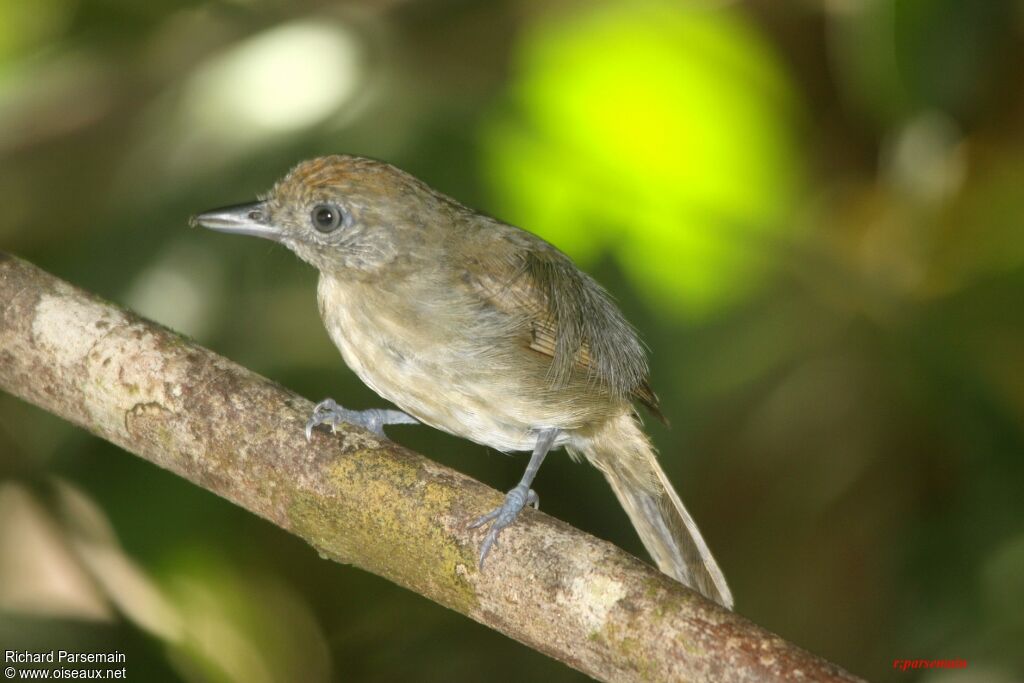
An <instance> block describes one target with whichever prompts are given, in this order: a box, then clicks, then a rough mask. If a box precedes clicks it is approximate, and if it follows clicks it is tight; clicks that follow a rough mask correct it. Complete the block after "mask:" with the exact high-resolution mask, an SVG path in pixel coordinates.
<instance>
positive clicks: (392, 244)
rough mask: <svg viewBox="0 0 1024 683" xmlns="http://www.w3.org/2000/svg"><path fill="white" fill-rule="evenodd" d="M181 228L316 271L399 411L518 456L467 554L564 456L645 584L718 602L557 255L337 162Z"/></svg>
mask: <svg viewBox="0 0 1024 683" xmlns="http://www.w3.org/2000/svg"><path fill="white" fill-rule="evenodd" d="M197 221H198V222H199V223H200V224H203V225H206V226H207V227H211V228H213V229H218V230H223V231H227V232H240V233H245V234H255V235H258V236H263V237H270V238H272V239H275V240H277V241H280V242H282V243H283V244H285V245H286V246H287V247H289V248H290V249H292V250H293V251H294V252H295V253H296V254H297V255H298V256H299V257H300V258H302V259H303V260H305V261H307V262H309V263H310V264H312V265H313V266H315V267H316V268H317V269H318V270H319V271H320V281H319V286H318V301H319V307H320V314H321V316H322V318H323V321H324V324H325V326H326V328H327V331H328V333H329V335H330V337H331V339H332V340H333V341H334V343H335V344H336V345H337V347H338V349H339V350H340V351H341V354H342V356H343V357H344V359H345V362H346V363H347V364H348V365H349V367H351V368H352V370H353V371H355V373H356V374H357V375H358V376H359V377H360V378H361V379H362V380H363V381H364V382H365V383H366V384H367V385H368V386H370V387H371V388H372V389H374V390H375V391H376V392H377V393H378V394H380V395H381V396H383V397H384V398H386V399H388V400H390V401H392V402H393V403H395V405H397V406H398V407H399V408H401V409H402V410H403V411H405V413H408V414H409V415H411V416H413V417H415V418H416V419H417V420H419V421H421V422H423V423H426V424H429V425H431V426H433V427H436V428H438V429H442V430H445V431H447V432H450V433H452V434H455V435H457V436H461V437H464V438H468V439H471V440H473V441H475V442H477V443H481V444H485V445H487V446H491V447H493V448H496V449H499V450H502V451H518V450H527V451H530V450H532V451H533V452H534V455H533V457H532V458H531V461H530V466H529V467H528V469H527V474H526V475H524V479H523V482H521V483H520V485H519V486H518V487H516V489H513V491H511V492H510V493H509V496H508V498H507V500H506V504H505V506H503V508H501V509H499V510H497V511H495V512H492V513H490V514H489V515H487V516H485V517H484V518H481V520H479V523H481V524H482V523H486V522H493V524H494V526H493V527H492V530H491V532H490V534H489V535H488V537H487V540H486V541H485V544H484V550H483V553H482V555H486V553H487V551H488V549H489V548H490V546H491V543H493V540H494V539H495V538H496V537H497V534H498V533H499V532H500V530H501V528H503V527H504V526H507V525H508V524H510V523H511V521H512V520H513V519H514V518H515V514H516V513H517V512H518V510H519V509H520V508H521V507H522V506H523V505H525V504H526V503H528V502H535V501H536V494H534V493H533V492H532V491H529V490H528V489H529V485H530V482H531V481H532V479H533V475H534V474H535V473H536V470H537V468H539V466H540V462H541V461H542V460H543V457H544V454H545V453H546V452H547V450H548V449H549V448H557V447H560V446H563V447H565V448H566V450H568V451H569V453H570V454H571V455H573V456H574V457H580V456H582V457H584V458H586V459H587V460H588V461H590V462H591V463H592V464H594V465H595V466H596V467H598V469H600V470H601V471H602V472H603V473H604V474H605V476H606V478H607V479H608V481H609V483H610V484H611V485H612V489H613V490H614V491H615V493H616V495H617V496H618V498H619V500H620V502H621V503H622V504H623V506H624V507H625V509H626V511H627V513H628V514H629V516H630V519H631V520H632V521H633V523H634V526H636V528H637V530H638V532H639V533H640V536H641V539H642V540H643V542H644V545H645V546H646V547H647V549H648V551H649V552H651V554H652V556H653V557H654V559H655V561H656V562H657V563H658V566H659V567H660V568H661V569H662V571H665V572H666V573H668V574H671V575H673V576H675V577H676V578H677V579H679V580H680V581H682V582H684V583H687V584H689V585H690V586H692V587H694V588H696V589H698V590H700V591H701V592H703V593H704V594H705V595H707V596H708V597H710V598H712V599H714V600H717V601H718V602H720V603H722V604H724V605H726V606H729V607H731V606H732V596H731V594H730V593H729V589H728V587H727V586H726V583H725V580H724V578H723V576H722V573H721V571H720V570H719V568H718V566H717V564H716V563H715V561H714V559H713V558H712V556H711V553H710V552H709V551H708V549H707V546H706V545H705V544H704V541H703V539H702V538H701V536H700V533H699V532H698V531H697V527H696V525H695V524H694V523H693V520H692V519H691V518H690V516H689V514H688V513H687V512H686V510H685V508H684V507H683V505H682V503H681V502H680V501H679V498H678V496H677V495H676V493H675V491H674V490H673V489H672V487H671V484H670V483H669V482H668V480H667V478H666V477H665V474H664V472H663V471H662V470H661V468H660V466H659V465H658V462H657V459H656V457H655V454H654V451H653V449H652V448H651V446H650V444H649V442H648V440H647V438H646V437H645V436H644V434H643V432H642V430H641V429H640V427H639V424H638V422H637V420H636V417H635V414H634V409H633V403H632V402H633V401H638V402H640V403H641V404H643V405H645V406H647V407H648V408H649V409H650V410H652V411H653V412H654V413H655V414H656V415H658V416H659V417H660V412H659V410H658V402H657V398H656V396H655V394H654V393H653V392H652V391H651V388H650V386H649V384H648V377H647V361H646V357H645V352H644V348H643V346H642V345H641V343H640V341H639V340H638V338H637V335H636V333H635V331H634V330H633V328H632V327H631V326H630V325H629V323H628V322H627V321H626V320H625V318H624V317H623V315H622V313H621V312H620V311H619V310H618V308H617V307H616V306H615V304H614V303H613V302H612V301H611V299H610V298H609V296H608V294H607V293H606V292H605V291H604V289H602V288H601V287H600V285H598V284H597V283H596V282H595V281H594V280H593V279H592V278H590V276H588V275H587V274H585V273H584V272H582V271H581V270H579V269H578V268H577V267H576V266H575V265H574V264H573V263H572V261H571V260H570V259H569V258H568V257H567V256H565V255H564V254H563V253H562V252H560V251H558V250H557V249H556V248H555V247H553V246H552V245H550V244H549V243H547V242H545V241H544V240H542V239H540V238H539V237H537V236H535V235H533V234H531V233H529V232H526V231H524V230H520V229H519V228H516V227H513V226H511V225H507V224H505V223H502V222H500V221H497V220H494V219H492V218H489V217H487V216H483V215H481V214H479V213H477V212H475V211H473V210H471V209H468V208H466V207H464V206H463V205H461V204H459V203H458V202H457V201H455V200H453V199H451V198H450V197H447V196H445V195H443V194H440V193H438V192H436V191H434V190H432V189H431V188H430V187H428V186H427V185H426V184H424V183H422V182H421V181H419V180H417V179H416V178H414V177H412V176H410V175H409V174H407V173H405V172H403V171H401V170H399V169H397V168H395V167H393V166H391V165H389V164H385V163H382V162H378V161H374V160H370V159H365V158H361V157H354V156H330V157H323V158H319V159H313V160H310V161H306V162H303V163H301V164H299V165H298V166H296V167H295V168H294V169H293V170H292V171H291V172H290V173H288V174H287V175H286V176H285V177H284V178H283V179H282V180H281V181H280V182H278V183H277V184H276V185H275V186H274V188H273V189H272V190H271V192H270V193H269V194H268V195H266V196H265V197H263V198H262V201H260V202H258V203H256V204H252V205H248V206H246V207H242V208H238V207H235V208H232V209H228V210H223V211H219V212H210V213H208V214H203V215H201V216H199V217H198V218H197ZM332 405H333V404H332ZM333 415H337V413H334V414H333ZM341 419H346V418H344V417H343V418H341ZM321 421H326V420H325V419H317V420H316V422H321ZM384 423H386V420H385V421H384ZM376 424H377V426H378V427H379V424H380V422H378V423H376Z"/></svg>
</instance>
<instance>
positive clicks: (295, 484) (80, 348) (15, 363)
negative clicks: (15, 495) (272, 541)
mask: <svg viewBox="0 0 1024 683" xmlns="http://www.w3.org/2000/svg"><path fill="white" fill-rule="evenodd" d="M0 386H2V387H3V388H4V389H5V390H6V391H9V392H10V393H12V394H14V395H16V396H19V397H21V398H23V399H24V400H26V401H29V402H31V403H34V404H36V405H38V406H39V407H41V408H43V409H44V410H47V411H50V412H51V413H54V414H56V415H59V416H61V417H63V418H64V419H66V420H70V421H71V422H73V423H75V424H77V425H79V426H81V427H82V428H84V429H87V430H88V431H90V432H92V433H94V434H96V435H97V436H100V437H101V438H104V439H107V440H108V441H111V442H113V443H115V444H117V445H119V446H121V447H122V448H124V449H125V450H127V451H129V452H131V453H134V454H136V455H138V456H140V457H142V458H145V459H146V460H149V461H151V462H153V463H155V464H157V465H159V466H160V467H163V468H165V469H168V470H170V471H172V472H174V473H176V474H178V475H180V476H182V477H185V478H186V479H188V480H189V481H192V482H193V483H195V484H196V485H198V486H201V487H203V488H205V489H207V490H209V491H212V492H214V493H216V494H218V495H220V496H223V497H224V498H227V499H228V500H230V501H232V502H234V503H236V504H238V505H240V506H242V507H243V508H245V509H247V510H249V511H251V512H253V513H255V514H257V515H260V516H261V517H264V518H266V519H268V520H269V521H271V522H273V523H274V524H277V525H278V526H280V527H282V528H283V529H286V530H288V531H289V532H291V533H294V534H296V535H297V536H300V537H301V538H303V539H305V540H306V541H308V542H309V543H310V544H311V545H312V546H314V547H315V548H316V549H317V550H319V551H320V553H321V554H322V555H324V556H326V557H330V558H332V559H334V560H336V561H338V562H341V563H344V564H353V565H356V566H358V567H361V568H362V569H365V570H367V571H370V572H373V573H375V574H378V575H380V576H382V577H384V578H386V579H388V580H390V581H393V582H394V583H397V584H399V585H401V586H404V587H406V588H408V589H410V590H413V591H415V592H417V593H419V594H420V595H423V596H425V597H427V598H429V599H431V600H433V601H435V602H437V603H439V604H441V605H444V606H446V607H449V608H451V609H454V610H456V611H458V612H460V613H462V614H464V615H466V616H468V617H470V618H472V619H475V620H476V621H478V622H480V623H482V624H485V625H487V626H489V627H490V628H493V629H496V630H498V631H500V632H502V633H504V634H506V635H508V636H510V637H512V638H515V639H516V640H518V641H520V642H522V643H524V644H526V645H527V646H529V647H532V648H534V649H536V650H539V651H541V652H544V653H546V654H548V655H549V656H551V657H554V658H556V659H558V660H560V661H562V662H565V663H566V664H568V665H569V666H572V667H574V668H576V669H579V670H580V671H582V672H584V673H586V674H589V675H590V676H592V677H594V678H597V679H602V680H615V681H640V680H645V681H681V680H687V681H773V680H787V681H788V680H799V679H803V680H813V681H854V680H857V679H856V678H855V677H853V676H851V675H850V674H848V673H846V672H845V671H843V670H842V669H840V668H839V667H838V666H836V665H834V664H831V663H829V662H827V661H825V660H822V659H819V658H817V657H815V656H814V655H811V654H809V653H807V652H805V651H804V650H801V649H800V648H798V647H796V646H794V645H792V644H790V643H788V642H786V641H784V640H783V639H781V638H779V637H778V636H775V635H774V634H772V633H770V632H768V631H766V630H764V629H762V628H760V627H758V626H756V625H755V624H753V623H751V622H749V621H747V620H746V619H744V618H743V617H741V616H739V615H737V614H734V613H732V612H729V611H726V610H724V609H722V608H720V607H719V606H717V605H715V604H713V603H711V602H709V601H707V600H705V599H703V598H702V597H700V596H699V595H697V594H695V593H693V592H692V591H689V590H687V589H686V588H684V587H683V586H682V585H680V584H678V583H676V582H675V581H673V580H672V579H670V578H668V577H667V576H665V575H663V574H661V573H659V572H658V571H656V570H655V569H653V568H651V567H649V566H648V565H646V564H644V563H642V562H640V561H639V560H637V559H636V558H634V557H632V556H630V555H628V554H627V553H625V552H623V551H622V550H620V549H618V548H616V547H615V546H613V545H611V544H610V543H606V542H604V541H601V540H598V539H596V538H594V537H592V536H590V535H588V534H585V533H583V532H581V531H579V530H577V529H574V528H572V527H570V526H569V525H567V524H565V523H563V522H560V521H558V520H556V519H553V518H551V517H548V516H547V515H545V514H543V513H540V512H536V511H534V510H532V509H527V510H525V511H524V513H523V515H522V517H521V518H520V519H519V520H518V521H517V522H516V525H515V527H514V528H513V529H512V530H511V531H509V532H507V533H505V534H504V535H503V536H502V537H501V545H500V546H499V547H497V548H495V549H494V550H493V551H492V552H491V555H490V557H489V562H488V565H487V570H486V571H485V572H482V573H481V572H480V571H478V570H477V568H476V553H477V549H478V547H479V542H480V540H481V538H480V532H472V531H469V530H467V528H466V525H467V523H468V521H469V520H471V519H473V518H474V517H475V516H476V515H477V514H478V513H479V512H480V511H481V510H489V509H491V508H493V507H495V506H496V505H498V504H499V503H500V502H501V494H500V493H498V492H497V491H495V490H493V489H491V488H489V487H487V486H485V485H483V484H481V483H479V482H477V481H475V480H473V479H470V478H469V477H466V476H464V475H462V474H459V473H458V472H455V471H453V470H451V469H448V468H446V467H443V466H441V465H439V464H437V463H436V462H433V461H431V460H428V459H427V458H424V457H423V456H420V455H418V454H416V453H413V452H411V451H409V450H408V449H405V448H402V447H401V446H399V445H397V444H395V443H392V442H390V441H388V440H386V439H378V438H376V437H374V436H373V435H371V434H369V433H368V432H365V431H363V430H361V429H358V428H355V427H352V428H342V429H340V430H339V432H338V435H337V436H333V437H332V436H330V435H328V434H325V433H318V434H317V435H316V436H315V437H314V438H313V441H312V443H306V440H305V437H304V435H303V425H304V424H305V421H306V418H307V417H308V415H309V414H310V411H311V410H312V404H311V403H310V402H309V401H307V400H306V399H304V398H302V397H300V396H298V395H297V394H295V393H294V392H291V391H289V390H287V389H285V388H283V387H281V386H279V385H277V384H275V383H273V382H271V381H270V380H267V379H265V378H263V377H261V376H259V375H257V374H255V373H253V372H250V371H249V370H247V369H245V368H243V367H241V366H239V365H236V364H235V363H232V362H231V361H229V360H226V359H225V358H222V357H220V356H218V355H217V354H215V353H213V352H212V351H209V350H207V349H205V348H203V347H201V346H198V345H196V344H194V343H192V342H190V341H188V340H186V339H184V338H182V337H181V336H179V335H177V334H175V333H174V332H171V331H170V330H167V329H166V328H163V327H161V326H160V325H157V324H155V323H152V322H149V321H147V320H144V319H142V318H140V317H138V316H136V315H134V314H132V313H130V312H128V311H126V310H124V309H121V308H119V307H117V306H114V305H112V304H110V303H107V302H104V301H102V300H101V299H99V298H97V297H96V296H94V295H91V294H89V293H87V292H84V291H82V290H80V289H77V288H75V287H73V286H71V285H69V284H67V283H66V282H63V281H61V280H59V279H57V278H55V277H53V276H51V275H49V274H47V273H46V272H44V271H42V270H40V269H39V268H36V267H35V266H33V265H31V264H29V263H27V262H25V261H22V260H20V259H17V258H15V257H13V256H9V255H6V254H4V253H2V252H0Z"/></svg>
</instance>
